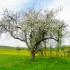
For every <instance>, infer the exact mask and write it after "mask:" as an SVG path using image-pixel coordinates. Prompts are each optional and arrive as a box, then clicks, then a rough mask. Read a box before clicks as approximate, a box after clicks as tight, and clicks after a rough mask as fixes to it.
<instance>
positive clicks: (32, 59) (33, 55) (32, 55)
mask: <svg viewBox="0 0 70 70" xmlns="http://www.w3.org/2000/svg"><path fill="white" fill-rule="evenodd" d="M34 60H35V53H33V52H31V61H34Z"/></svg>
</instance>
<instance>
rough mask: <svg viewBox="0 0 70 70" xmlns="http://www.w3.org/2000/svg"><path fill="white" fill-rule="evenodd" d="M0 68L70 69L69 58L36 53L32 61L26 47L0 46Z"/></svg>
mask: <svg viewBox="0 0 70 70" xmlns="http://www.w3.org/2000/svg"><path fill="white" fill-rule="evenodd" d="M48 55H49V52H48ZM0 70H70V58H68V57H49V56H44V57H43V56H41V55H39V54H37V55H36V58H35V61H33V62H32V61H31V60H30V52H29V51H28V50H26V49H21V50H19V51H18V50H16V48H14V49H13V48H0Z"/></svg>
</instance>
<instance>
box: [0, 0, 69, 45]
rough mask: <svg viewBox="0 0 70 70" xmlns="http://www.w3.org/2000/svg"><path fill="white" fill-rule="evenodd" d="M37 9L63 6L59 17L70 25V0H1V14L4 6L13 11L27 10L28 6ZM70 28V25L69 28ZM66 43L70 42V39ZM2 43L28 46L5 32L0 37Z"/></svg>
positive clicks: (0, 43)
mask: <svg viewBox="0 0 70 70" xmlns="http://www.w3.org/2000/svg"><path fill="white" fill-rule="evenodd" d="M33 6H34V8H35V9H40V8H41V9H43V10H45V9H47V8H48V9H52V8H57V7H60V6H62V7H63V10H62V11H61V12H60V13H59V15H58V16H57V18H58V19H60V20H64V21H65V22H66V23H67V24H68V25H69V26H70V0H0V14H1V13H2V11H3V9H4V8H7V9H9V10H11V11H20V10H24V11H26V10H27V9H28V8H30V7H33ZM68 30H70V27H69V28H68ZM65 40H66V41H65V42H64V44H69V41H68V40H67V39H65ZM0 45H9V46H23V45H24V46H26V45H25V44H24V43H22V42H20V41H18V40H14V39H13V38H12V37H11V38H9V39H7V38H6V35H5V34H2V36H1V38H0Z"/></svg>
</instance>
